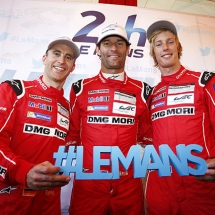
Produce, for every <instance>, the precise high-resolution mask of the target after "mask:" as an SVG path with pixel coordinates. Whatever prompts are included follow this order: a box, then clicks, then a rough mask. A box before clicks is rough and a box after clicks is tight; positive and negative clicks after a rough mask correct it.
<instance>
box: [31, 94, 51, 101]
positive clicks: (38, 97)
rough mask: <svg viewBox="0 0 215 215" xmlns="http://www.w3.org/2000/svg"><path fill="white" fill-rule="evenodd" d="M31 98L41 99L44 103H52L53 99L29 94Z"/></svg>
mask: <svg viewBox="0 0 215 215" xmlns="http://www.w3.org/2000/svg"><path fill="white" fill-rule="evenodd" d="M29 97H30V98H32V99H40V100H43V101H47V102H52V99H50V98H47V97H44V96H38V95H32V94H29Z"/></svg>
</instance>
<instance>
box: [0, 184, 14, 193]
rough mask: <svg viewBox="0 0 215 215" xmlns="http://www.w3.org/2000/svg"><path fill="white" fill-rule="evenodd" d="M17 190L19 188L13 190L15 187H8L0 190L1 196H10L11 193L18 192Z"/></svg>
mask: <svg viewBox="0 0 215 215" xmlns="http://www.w3.org/2000/svg"><path fill="white" fill-rule="evenodd" d="M16 189H17V188H13V187H11V186H9V187H6V188H3V189H1V190H0V194H3V193H7V194H10V193H11V191H13V190H16Z"/></svg>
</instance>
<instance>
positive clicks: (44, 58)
mask: <svg viewBox="0 0 215 215" xmlns="http://www.w3.org/2000/svg"><path fill="white" fill-rule="evenodd" d="M46 58H47V55H46V54H44V55H43V57H42V61H43V64H44V65H45V64H46Z"/></svg>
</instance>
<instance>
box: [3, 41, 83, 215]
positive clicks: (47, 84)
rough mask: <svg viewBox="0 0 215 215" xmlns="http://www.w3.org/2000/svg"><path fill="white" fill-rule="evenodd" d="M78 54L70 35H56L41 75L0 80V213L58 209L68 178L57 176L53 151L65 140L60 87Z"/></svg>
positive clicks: (56, 212)
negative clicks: (23, 79) (35, 77)
mask: <svg viewBox="0 0 215 215" xmlns="http://www.w3.org/2000/svg"><path fill="white" fill-rule="evenodd" d="M79 54H80V53H79V49H78V47H77V46H76V45H75V44H74V43H73V42H72V40H70V39H69V38H67V37H61V38H57V39H55V40H53V41H52V42H51V43H50V44H49V45H48V48H47V51H46V53H45V55H44V56H43V58H42V60H43V63H44V65H45V67H44V74H43V75H42V76H41V77H39V78H38V79H37V80H33V81H22V80H12V81H5V82H3V83H2V84H1V85H0V107H1V108H0V172H1V174H0V208H1V210H0V214H16V215H42V214H43V215H50V214H52V215H60V214H61V208H60V187H61V186H64V185H66V184H68V182H69V181H70V177H68V176H67V177H66V176H64V175H57V173H58V172H59V170H60V168H59V167H55V166H53V164H54V159H53V153H54V152H56V151H57V150H58V147H59V146H60V145H65V138H66V135H67V132H68V129H69V116H70V105H69V102H68V101H67V100H66V99H65V98H64V91H63V88H62V87H63V85H64V83H65V81H66V78H67V77H68V76H69V74H70V73H71V72H72V71H73V70H74V68H75V61H76V59H77V58H78V56H79ZM41 190H42V191H41Z"/></svg>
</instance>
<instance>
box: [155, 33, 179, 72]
mask: <svg viewBox="0 0 215 215" xmlns="http://www.w3.org/2000/svg"><path fill="white" fill-rule="evenodd" d="M154 53H155V57H156V60H157V62H158V66H159V68H160V69H162V68H170V67H175V66H177V65H178V64H180V62H179V58H178V44H177V43H176V41H175V35H174V34H173V33H172V32H171V31H164V32H162V33H160V34H158V35H157V36H156V37H155V40H154Z"/></svg>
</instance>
